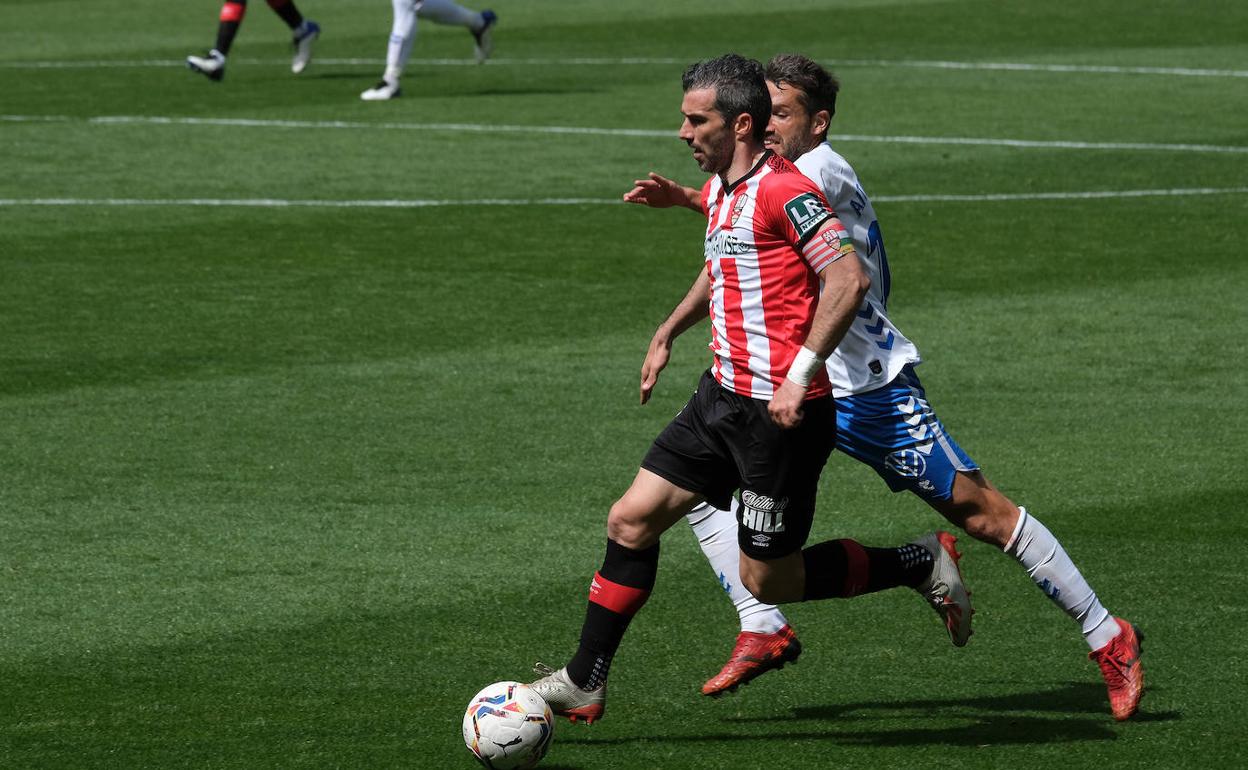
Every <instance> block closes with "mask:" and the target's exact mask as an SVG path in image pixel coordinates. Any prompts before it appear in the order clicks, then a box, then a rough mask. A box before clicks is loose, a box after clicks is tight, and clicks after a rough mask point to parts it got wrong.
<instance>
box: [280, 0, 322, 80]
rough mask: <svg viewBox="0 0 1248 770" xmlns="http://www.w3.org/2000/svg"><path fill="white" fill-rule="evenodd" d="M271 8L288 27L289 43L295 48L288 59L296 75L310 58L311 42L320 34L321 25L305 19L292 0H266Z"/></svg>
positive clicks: (306, 64)
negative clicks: (293, 53) (292, 56)
mask: <svg viewBox="0 0 1248 770" xmlns="http://www.w3.org/2000/svg"><path fill="white" fill-rule="evenodd" d="M268 3H269V7H270V8H272V9H273V12H274V13H276V14H277V15H278V16H279V17H280V18H281V20H282V21H284V22H286V26H287V27H290V32H291V45H292V46H293V47H294V49H295V55H294V58H292V59H291V61H290V71H291V72H293V73H295V74H296V75H298V74H299V73H300V72H303V70H304V69H305V68H307V66H308V62H309V61H311V60H312V44H313V43H315V42H316V39H317V38H318V37H320V35H321V27H320V25H319V24H317V23H316V22H314V21H312V20H311V19H305V18H304V17H303V14H302V13H300V12H299V8H298V7H296V6H295V2H294V0H268Z"/></svg>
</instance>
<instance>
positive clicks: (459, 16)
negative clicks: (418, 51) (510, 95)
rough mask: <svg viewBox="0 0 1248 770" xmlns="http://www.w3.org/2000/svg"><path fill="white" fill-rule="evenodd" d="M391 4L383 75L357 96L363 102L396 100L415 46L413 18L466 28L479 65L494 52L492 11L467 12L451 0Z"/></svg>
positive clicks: (494, 16)
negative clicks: (392, 20)
mask: <svg viewBox="0 0 1248 770" xmlns="http://www.w3.org/2000/svg"><path fill="white" fill-rule="evenodd" d="M391 2H392V3H393V4H394V24H393V25H392V26H391V28H390V42H389V45H388V46H387V48H386V71H385V72H384V73H382V76H381V80H380V81H379V82H378V83H377V85H375V86H373V87H372V88H370V89H368V90H367V91H365V92H364V93H362V94H360V98H361V99H363V100H364V101H366V102H378V101H385V100H387V99H393V98H395V97H396V96H399V94H400V93H401V91H400V90H399V78H400V77H402V76H403V70H405V69H406V68H407V60H408V59H409V58H411V56H412V44H413V43H415V42H416V18H417V17H420V18H422V19H429V20H431V21H436V22H437V23H439V24H450V25H458V26H461V27H467V28H468V31H469V32H471V33H472V37H473V40H474V41H475V44H474V45H473V55H474V56H476V58H477V63H478V64H481V63H483V62H484V61H485V60H486V59H488V58H490V53H491V52H492V51H493V50H494V37H493V29H494V25H495V24H497V23H498V14H496V13H494V12H493V11H481V12H480V13H477V12H476V11H470V10H468V9H467V8H465V7H463V6H462V5H457V4H456V3H453V2H451V0H391Z"/></svg>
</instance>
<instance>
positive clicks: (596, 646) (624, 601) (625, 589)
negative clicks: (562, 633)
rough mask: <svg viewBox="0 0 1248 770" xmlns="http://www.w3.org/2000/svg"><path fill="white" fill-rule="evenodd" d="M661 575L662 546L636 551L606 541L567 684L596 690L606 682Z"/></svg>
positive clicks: (590, 586)
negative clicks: (622, 643) (632, 624)
mask: <svg viewBox="0 0 1248 770" xmlns="http://www.w3.org/2000/svg"><path fill="white" fill-rule="evenodd" d="M658 569H659V546H658V544H657V543H656V544H654V545H652V546H650V547H649V548H646V549H644V550H641V551H635V550H633V549H631V548H625V547H624V546H622V545H620V544H619V543H617V542H615V541H614V540H608V541H607V554H606V556H605V557H604V558H603V561H602V569H600V570H598V572H597V573H596V574H595V575H594V579H593V580H592V581H591V582H590V584H589V604H588V606H587V607H586V609H585V623H584V625H583V626H581V644H580V646H579V647H578V648H577V650H576V654H575V655H573V656H572V660H570V661H568V665H567V671H568V678H570V679H571V680H572V681H573V682H574V683H575V684H576V685H577V686H578V687H581V688H583V689H586V690H594V689H597V688H598V687H599V686H600V685H601V684H602V683H604V682H606V681H607V674H608V673H609V672H610V669H611V659H612V658H613V657H615V651H616V650H617V649H619V646H620V641H621V640H622V639H623V638H624V632H625V631H627V630H628V624H629V621H631V620H632V619H633V615H635V614H636V613H637V611H638V610H640V609H641V606H642V605H643V604H645V603H646V599H647V598H649V596H650V591H651V589H653V588H654V580H655V576H656V574H657V573H658Z"/></svg>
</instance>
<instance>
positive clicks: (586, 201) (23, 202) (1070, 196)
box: [0, 187, 1248, 209]
mask: <svg viewBox="0 0 1248 770" xmlns="http://www.w3.org/2000/svg"><path fill="white" fill-rule="evenodd" d="M1245 194H1248V187H1191V188H1178V189H1168V190H1167V189H1161V190H1089V191H1075V192H1038V193H989V194H984V195H955V194H948V195H945V194H934V195H878V196H876V197H875V198H873V200H874V201H875V202H877V203H976V202H996V201H1060V200H1089V199H1106V198H1158V197H1184V196H1193V195H1245ZM616 204H621V205H622V204H623V201H622V200H620V199H619V198H476V199H467V200H456V199H452V198H441V199H438V198H415V199H409V200H402V199H379V200H306V199H305V200H300V199H288V198H0V207H15V206H187V207H210V208H213V207H215V208H220V207H238V208H366V209H367V208H375V209H420V208H439V207H448V206H469V207H474V208H475V207H480V206H602V205H612V206H613V205H616Z"/></svg>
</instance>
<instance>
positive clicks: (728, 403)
mask: <svg viewBox="0 0 1248 770" xmlns="http://www.w3.org/2000/svg"><path fill="white" fill-rule="evenodd" d="M802 411H803V413H804V415H805V416H804V417H803V418H802V422H801V424H799V425H798V426H797V427H796V428H791V429H788V430H785V429H782V428H781V427H780V426H778V425H776V424H775V422H773V421H772V419H771V415H769V414H768V413H767V402H766V401H760V400H758V399H754V398H747V397H746V396H740V395H737V394H736V393H733V392H732V391H730V390H728V389H727V388H724V387H723V386H721V385H720V384H719V383H718V382H717V381H716V380H715V377H714V376H713V375H712V374H711V373H710V371H709V370H708V371H707V372H706V374H704V375H702V380H701V381H700V382H699V383H698V389H697V391H695V392H694V394H693V397H692V398H690V399H689V403H688V404H686V405H685V408H684V409H682V410H681V412H680V414H678V415H676V418H675V419H674V420H672V421H671V422H670V423H668V426H667V427H666V428H664V429H663V432H662V433H660V434H659V436H658V438H656V439H655V440H654V444H652V445H651V447H650V451H649V452H647V453H646V457H645V459H643V460H642V461H641V467H642V468H645V469H646V470H648V471H650V472H651V473H655V474H657V475H659V476H662V477H663V478H665V479H667V480H668V481H670V482H672V483H673V484H675V485H676V486H678V487H680V488H681V489H687V490H689V491H690V492H697V493H698V494H700V495H702V496H703V497H705V498H706V499H707V501H708V502H710V503H711V505H714V506H715V507H716V508H722V509H724V510H728V509H729V508H730V507H731V504H732V494H733V492H736V491H737V490H740V491H741V496H740V501H741V505H740V506H738V508H737V525H738V527H737V541H738V543H739V544H740V546H741V550H742V552H744V553H745V554H746V555H747V556H749V557H750V558H753V559H776V558H779V557H781V556H787V555H789V554H791V553H793V552H795V551H797V550H798V549H800V548H801V547H802V546H803V545H805V543H806V537H807V536H808V535H809V534H810V525H811V521H812V519H813V518H814V513H815V493H816V489H817V487H818V484H819V473H820V472H821V471H822V470H823V465H824V463H825V462H827V459H828V455H829V454H831V452H832V447H834V446H835V445H836V410H835V408H834V406H833V403H832V397H831V396H825V397H823V398H814V399H810V400H808V401H807V402H806V403H805V404H804V405H803V407H802Z"/></svg>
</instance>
